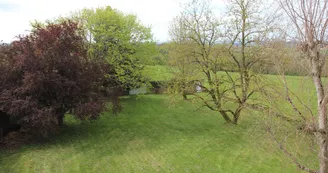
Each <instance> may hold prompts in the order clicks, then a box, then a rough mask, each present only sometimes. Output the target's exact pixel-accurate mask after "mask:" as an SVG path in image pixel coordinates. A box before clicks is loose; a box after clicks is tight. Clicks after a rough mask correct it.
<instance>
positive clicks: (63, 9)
mask: <svg viewBox="0 0 328 173" xmlns="http://www.w3.org/2000/svg"><path fill="white" fill-rule="evenodd" d="M222 1H223V0H213V2H214V3H215V5H216V6H222ZM106 5H110V6H112V7H113V8H116V9H119V10H121V11H123V12H125V13H134V14H136V15H137V16H138V18H139V19H140V20H141V21H142V23H143V24H144V25H147V26H151V27H152V31H153V34H154V37H155V40H156V41H158V42H165V41H167V40H168V39H169V38H168V26H169V23H170V21H171V20H172V19H173V17H174V16H176V15H178V14H179V11H180V7H179V1H178V0H0V16H1V17H0V23H1V27H0V40H3V41H4V42H11V41H12V40H13V39H14V37H15V36H17V35H19V34H26V33H28V29H30V26H29V24H30V22H31V21H33V20H46V19H51V18H54V17H57V16H60V15H62V16H63V15H66V14H68V13H69V12H71V11H76V10H79V9H83V8H91V7H101V6H106Z"/></svg>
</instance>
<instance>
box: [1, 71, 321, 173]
mask: <svg viewBox="0 0 328 173" xmlns="http://www.w3.org/2000/svg"><path fill="white" fill-rule="evenodd" d="M144 74H146V75H148V76H149V77H150V78H151V79H153V80H167V79H169V78H170V77H172V75H171V74H170V73H169V72H168V70H167V67H163V66H148V67H146V68H145V70H144ZM266 78H267V79H269V80H268V81H269V82H270V81H271V82H273V83H274V84H272V85H277V87H278V86H279V78H278V77H277V76H274V75H267V76H266ZM287 81H288V84H289V85H290V87H291V89H292V90H293V91H294V92H296V93H299V94H300V97H302V99H304V100H306V101H307V102H309V103H311V104H313V105H314V106H313V107H311V108H313V109H315V100H314V99H313V98H314V90H313V89H314V88H313V86H312V84H311V82H309V81H308V80H305V79H304V77H288V78H287ZM304 91H308V92H304ZM300 92H301V93H300ZM121 100H122V104H123V108H124V109H123V111H122V112H121V113H119V114H118V115H113V114H112V113H110V112H105V113H104V114H103V115H102V116H101V118H100V119H99V120H97V121H94V122H92V123H80V122H78V121H76V120H74V119H73V118H72V117H70V116H68V117H67V118H66V120H65V123H66V126H65V127H64V128H63V131H62V133H61V134H60V135H59V136H57V137H55V138H53V139H52V140H51V141H50V142H48V143H45V144H39V145H31V146H24V147H23V148H20V149H19V150H16V151H1V150H0V173H2V172H3V173H34V172H37V173H39V172H40V173H43V172H44V173H57V172H58V173H65V172H88V173H89V172H97V173H98V172H110V173H114V172H118V173H121V172H140V173H144V172H196V173H198V172H222V173H225V172H229V173H234V172H235V173H243V172H244V173H249V172H251V173H256V172H258V173H263V172H265V173H269V172H270V173H271V172H272V173H276V172H277V173H280V172H284V173H285V172H286V173H287V172H288V173H289V172H300V170H299V169H297V168H296V167H295V166H294V164H293V163H291V161H290V160H289V159H288V158H287V157H286V156H285V155H284V154H283V153H282V152H281V151H280V150H279V149H278V148H277V146H276V145H275V144H274V143H273V142H272V140H271V139H269V137H268V136H267V134H266V132H265V129H264V128H263V125H261V124H263V118H264V117H266V116H267V115H264V114H263V113H261V112H250V111H244V112H243V114H242V117H241V120H240V124H239V125H238V126H232V125H229V124H224V121H223V119H222V117H221V116H220V115H219V114H218V113H216V112H212V111H210V110H208V109H205V108H203V109H199V110H198V106H197V105H196V104H194V103H193V102H191V101H183V100H179V98H178V99H174V102H173V103H172V99H170V96H168V95H141V96H131V97H123V98H122V99H121ZM280 104H282V105H284V104H286V105H287V103H286V102H283V101H281V103H280ZM296 105H299V103H296ZM284 111H285V110H284ZM288 111H289V112H292V111H293V110H292V109H291V108H290V107H289V110H287V108H286V112H288ZM291 115H292V114H291ZM293 141H294V143H295V141H298V142H296V143H299V141H303V139H302V138H298V137H297V135H295V137H291V139H290V141H288V142H289V143H291V144H292V145H290V147H291V148H292V149H296V151H300V152H299V153H297V155H298V156H301V158H302V159H301V160H300V161H301V162H302V163H306V164H310V165H311V166H312V167H317V165H316V162H315V159H316V153H315V152H314V153H308V148H302V147H306V146H302V145H293Z"/></svg>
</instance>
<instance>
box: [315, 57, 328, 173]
mask: <svg viewBox="0 0 328 173" xmlns="http://www.w3.org/2000/svg"><path fill="white" fill-rule="evenodd" d="M311 65H312V79H313V83H314V85H315V88H316V92H317V101H318V133H317V138H318V141H319V148H320V150H319V162H320V169H319V173H328V150H327V146H328V145H327V105H326V103H325V101H324V98H325V92H324V88H323V85H322V79H321V69H322V65H321V64H320V61H319V57H318V55H314V56H312V58H311Z"/></svg>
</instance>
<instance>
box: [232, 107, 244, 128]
mask: <svg viewBox="0 0 328 173" xmlns="http://www.w3.org/2000/svg"><path fill="white" fill-rule="evenodd" d="M241 110H242V108H241V107H240V108H238V110H237V111H236V112H235V113H234V115H233V122H232V123H233V124H236V125H237V124H238V120H239V117H240V113H241Z"/></svg>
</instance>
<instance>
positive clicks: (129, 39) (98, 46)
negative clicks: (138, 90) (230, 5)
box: [81, 6, 154, 88]
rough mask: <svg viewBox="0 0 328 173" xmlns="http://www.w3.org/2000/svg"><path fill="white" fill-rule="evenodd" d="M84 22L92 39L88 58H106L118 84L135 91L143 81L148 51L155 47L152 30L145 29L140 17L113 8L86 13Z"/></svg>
mask: <svg viewBox="0 0 328 173" xmlns="http://www.w3.org/2000/svg"><path fill="white" fill-rule="evenodd" d="M81 16H82V18H84V19H85V20H86V21H87V22H86V25H85V27H86V29H87V31H88V32H90V35H91V39H92V40H90V42H91V44H92V45H91V47H90V50H89V54H90V55H91V56H93V57H95V58H97V57H104V58H105V60H106V62H107V63H109V64H111V65H112V66H114V68H115V72H116V76H117V78H118V80H119V81H120V82H121V83H122V84H123V86H125V87H130V88H133V87H136V86H139V85H140V82H141V81H142V77H141V69H142V64H143V62H142V61H145V59H146V58H145V57H146V56H147V54H148V53H149V54H152V52H151V51H150V52H146V51H144V50H145V49H147V47H152V46H153V47H154V44H153V43H152V35H151V30H150V28H149V27H145V26H143V25H142V24H141V23H140V21H139V20H138V19H137V16H135V15H131V14H128V15H126V14H124V13H122V12H120V11H118V10H115V9H112V8H111V7H109V6H108V7H105V8H97V9H85V10H83V11H82V15H81Z"/></svg>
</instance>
